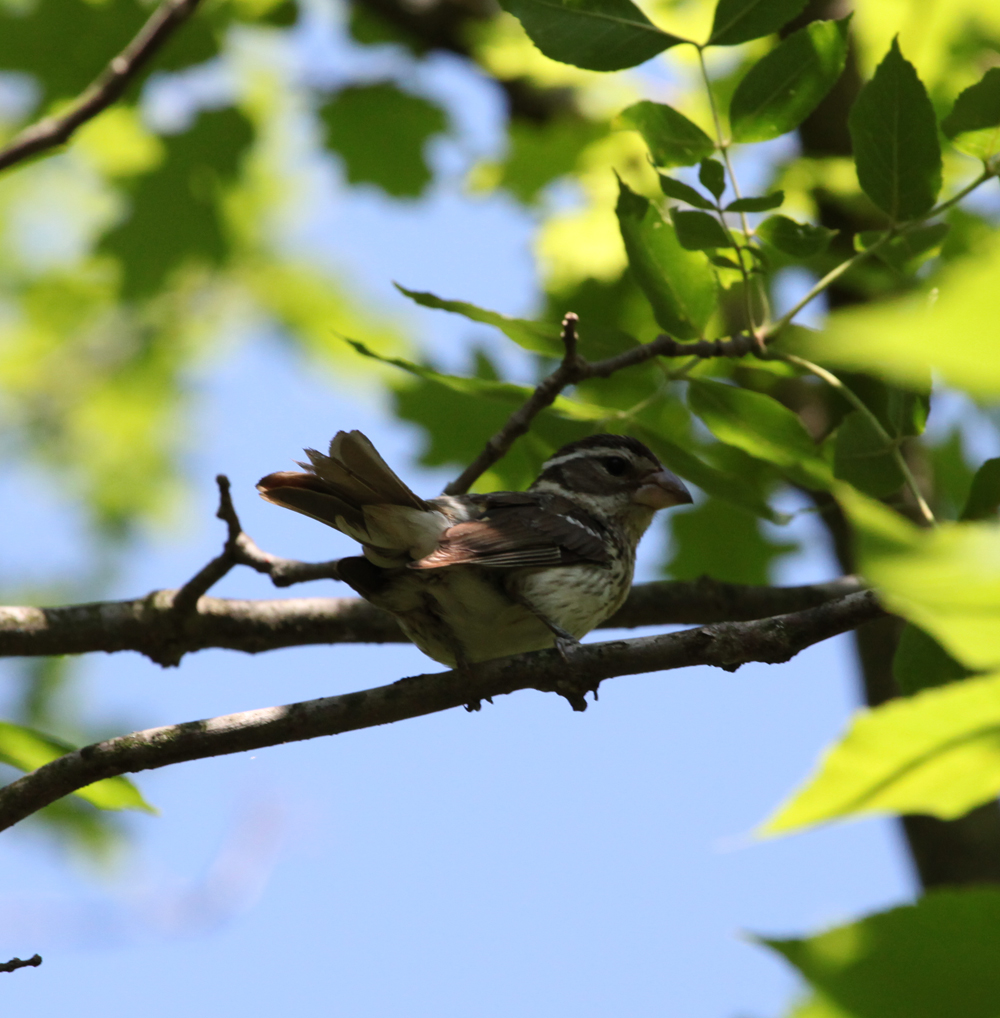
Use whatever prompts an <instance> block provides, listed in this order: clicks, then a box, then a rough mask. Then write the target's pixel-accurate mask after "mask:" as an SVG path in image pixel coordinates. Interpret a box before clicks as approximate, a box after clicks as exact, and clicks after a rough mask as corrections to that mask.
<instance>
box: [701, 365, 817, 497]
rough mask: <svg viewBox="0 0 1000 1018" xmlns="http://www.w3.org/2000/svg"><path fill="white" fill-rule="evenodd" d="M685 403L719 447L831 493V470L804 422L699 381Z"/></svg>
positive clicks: (766, 399) (746, 393)
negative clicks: (723, 445) (722, 445)
mask: <svg viewBox="0 0 1000 1018" xmlns="http://www.w3.org/2000/svg"><path fill="white" fill-rule="evenodd" d="M688 403H689V405H690V407H691V410H692V412H693V413H695V414H697V416H698V417H700V418H701V420H702V421H703V422H704V423H705V425H706V426H707V427H708V430H709V431H711V432H712V434H713V435H715V437H716V438H717V439H718V440H719V441H720V442H725V443H726V444H727V445H732V446H735V447H736V448H737V449H742V450H743V451H744V452H746V453H748V454H749V455H751V456H753V457H755V458H757V459H761V460H764V461H766V462H768V463H773V464H774V465H775V466H778V467H781V468H782V470H784V471H785V472H786V473H787V474H788V475H789V476H790V477H792V478H794V479H796V480H798V481H799V483H802V484H805V485H806V486H807V487H812V488H827V487H829V485H830V482H831V476H830V468H829V466H828V465H827V464H826V462H825V461H824V460H823V459H821V458H820V455H819V450H818V449H817V447H816V445H815V443H814V442H813V440H812V439H811V438H810V437H809V433H808V432H807V431H806V429H805V427H803V425H802V422H801V421H800V420H799V419H798V417H797V416H796V415H795V414H794V413H792V411H791V410H789V409H788V408H787V407H784V406H782V405H781V404H780V403H779V402H778V401H777V400H775V399H772V398H771V397H770V396H765V395H764V394H763V393H760V392H751V391H750V390H749V389H741V388H738V387H737V386H735V385H724V384H722V383H721V382H712V381H709V380H708V379H704V378H699V379H692V380H691V381H690V382H689V383H688Z"/></svg>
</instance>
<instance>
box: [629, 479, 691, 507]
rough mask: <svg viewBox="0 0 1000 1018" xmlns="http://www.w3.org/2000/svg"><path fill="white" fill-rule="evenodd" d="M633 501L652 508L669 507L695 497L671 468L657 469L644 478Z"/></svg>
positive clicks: (689, 500)
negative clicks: (692, 496)
mask: <svg viewBox="0 0 1000 1018" xmlns="http://www.w3.org/2000/svg"><path fill="white" fill-rule="evenodd" d="M632 501H633V502H638V503H639V505H648V506H650V508H652V509H669V508H670V506H672V505H687V504H689V503H690V502H693V501H694V499H692V498H691V492H690V491H688V490H687V488H685V487H684V482H683V481H682V480H681V479H680V478H679V477H677V476H676V475H675V474H672V473H671V472H670V471H669V470H656V471H654V472H653V473H651V474H647V475H646V476H645V477H644V478H643V479H642V485H641V486H640V487H639V488H638V490H637V491H636V492H635V494H634V495H633V496H632Z"/></svg>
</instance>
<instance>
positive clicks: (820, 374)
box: [769, 353, 936, 527]
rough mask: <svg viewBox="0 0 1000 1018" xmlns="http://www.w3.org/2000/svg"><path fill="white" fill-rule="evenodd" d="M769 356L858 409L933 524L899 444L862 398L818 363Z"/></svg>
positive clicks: (930, 524)
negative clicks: (817, 381) (813, 378)
mask: <svg viewBox="0 0 1000 1018" xmlns="http://www.w3.org/2000/svg"><path fill="white" fill-rule="evenodd" d="M769 356H774V357H777V358H778V359H779V360H783V361H786V362H788V363H789V364H794V365H796V366H797V367H800V368H802V369H803V370H804V371H808V372H810V373H811V374H813V375H815V376H816V377H817V378H821V379H823V381H824V382H826V384H827V385H829V386H830V387H831V388H833V389H836V390H837V392H839V393H840V394H841V395H842V396H843V397H844V399H846V400H847V402H848V403H850V404H851V406H853V407H854V409H855V410H859V411H860V412H861V413H862V414H864V416H865V417H866V418H867V419H868V422H869V423H870V424H871V425H872V427H873V428H874V429H875V431H876V433H877V434H878V436H879V438H881V439H882V441H883V442H885V444H886V447H887V448H888V449H889V450H890V451H891V453H892V457H893V459H894V460H895V461H896V465H897V466H898V467H899V469H900V470H901V471H902V473H903V477H904V478H905V480H906V486H907V487H908V488H909V489H910V492H911V494H912V495H913V498H914V500H915V501H916V503H917V507H918V508H919V510H920V515H921V516H923V518H924V521H925V522H926V523H927V524H928V525H929V526H932V527H933V526H934V524H935V523H936V520H935V519H934V513H932V512H931V507H930V506H929V505H928V504H927V501H926V500H925V499H924V496H923V495H922V494H921V493H920V488H919V487H918V485H917V479H916V478H915V477H914V476H913V471H912V470H910V465H909V464H908V463H907V462H906V459H905V457H904V456H903V454H902V452H901V451H900V448H899V444H898V443H897V442H896V441H895V440H894V439H893V437H892V436H891V435H890V434H889V432H887V431H886V430H885V428H883V427H882V422H881V421H880V420H879V419H878V417H876V416H875V414H874V413H873V412H872V410H871V409H870V408H869V407H868V406H867V405H866V404H865V402H864V400H862V399H861V397H860V396H858V395H857V394H856V393H855V392H854V391H853V390H852V389H850V388H849V387H848V386H846V385H844V383H843V382H842V381H841V380H840V379H839V378H838V377H837V376H836V375H835V374H833V372H831V371H827V370H826V368H821V367H820V366H819V365H818V364H813V362H812V361H807V360H806V359H805V358H804V357H797V356H796V355H795V354H791V353H773V354H770V355H769Z"/></svg>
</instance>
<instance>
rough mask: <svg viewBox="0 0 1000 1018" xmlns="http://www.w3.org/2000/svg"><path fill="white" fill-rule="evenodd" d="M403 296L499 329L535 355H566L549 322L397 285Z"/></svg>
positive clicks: (555, 330) (556, 328) (425, 305)
mask: <svg viewBox="0 0 1000 1018" xmlns="http://www.w3.org/2000/svg"><path fill="white" fill-rule="evenodd" d="M396 289H397V290H399V292H400V293H402V294H404V295H405V296H407V297H409V298H410V300H412V301H416V303H417V304H420V305H422V306H423V307H425V308H436V309H438V310H440V311H451V312H452V313H454V314H456V315H462V316H463V317H465V318H468V319H471V320H472V321H473V322H481V323H482V324H483V325H492V326H495V327H496V328H498V329H499V330H500V331H501V332H502V333H503V334H504V335H505V336H506V337H507V338H508V339H512V340H513V341H514V342H515V343H517V345H518V346H523V347H524V349H525V350H533V351H534V352H536V353H544V354H549V355H553V356H561V355H562V353H563V349H562V344H561V343H560V342H559V329H558V327H557V326H555V325H550V324H549V323H548V322H532V321H529V320H528V319H526V318H510V317H508V316H507V315H502V314H500V312H499V311H488V310H486V309H485V308H480V307H476V305H475V304H468V303H466V302H465V301H462V300H444V299H443V298H441V297H436V296H435V295H434V294H433V293H421V292H420V291H418V290H407V289H406V287H405V286H400V285H399V284H398V283H397V284H396Z"/></svg>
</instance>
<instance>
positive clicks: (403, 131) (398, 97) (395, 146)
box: [319, 81, 448, 198]
mask: <svg viewBox="0 0 1000 1018" xmlns="http://www.w3.org/2000/svg"><path fill="white" fill-rule="evenodd" d="M319 115H320V118H321V120H322V121H323V123H324V125H325V127H326V144H327V147H328V148H330V149H332V150H333V151H334V152H336V153H337V154H338V155H340V157H341V158H342V159H343V160H344V166H345V168H346V170H347V179H348V180H349V181H350V182H351V183H352V184H375V185H376V186H378V187H380V188H382V190H383V191H385V192H386V194H391V195H393V196H394V197H397V198H416V197H417V196H418V195H420V194H422V193H423V191H424V189H425V188H426V187H427V185H428V184H429V183H430V181H431V169H430V167H429V166H428V164H427V157H426V149H427V143H428V142H429V141H430V139H431V138H433V137H434V136H435V135H436V134H443V133H444V132H445V131H447V130H448V117H447V115H446V114H445V112H444V110H442V109H441V107H440V106H438V105H436V104H435V103H432V102H429V101H428V100H427V99H423V98H421V97H420V96H416V95H411V94H410V93H409V92H404V91H402V90H401V89H399V88H397V87H396V86H395V85H394V84H392V83H391V82H387V81H383V82H378V83H377V84H374V85H351V86H349V87H347V88H345V89H342V90H341V91H340V92H338V93H337V94H336V95H335V96H334V97H333V98H332V99H331V100H330V101H329V102H328V103H326V104H325V105H323V106H322V107H321V108H320V111H319Z"/></svg>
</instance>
